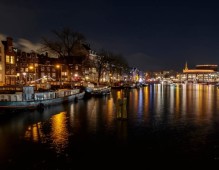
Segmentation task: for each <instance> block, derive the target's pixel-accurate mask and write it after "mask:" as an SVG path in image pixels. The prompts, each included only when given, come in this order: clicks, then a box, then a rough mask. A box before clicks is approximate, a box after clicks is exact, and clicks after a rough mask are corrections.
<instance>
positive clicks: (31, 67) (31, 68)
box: [29, 66, 37, 82]
mask: <svg viewBox="0 0 219 170" xmlns="http://www.w3.org/2000/svg"><path fill="white" fill-rule="evenodd" d="M29 69H30V70H33V69H34V82H36V77H37V75H36V67H34V66H30V67H29Z"/></svg>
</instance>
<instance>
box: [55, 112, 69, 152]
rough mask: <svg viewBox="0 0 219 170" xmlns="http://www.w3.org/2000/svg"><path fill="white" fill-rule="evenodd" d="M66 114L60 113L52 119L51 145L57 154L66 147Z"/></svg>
mask: <svg viewBox="0 0 219 170" xmlns="http://www.w3.org/2000/svg"><path fill="white" fill-rule="evenodd" d="M66 121H67V117H66V112H60V113H59V114H57V115H55V116H53V117H52V120H51V124H52V132H51V139H52V145H53V147H54V148H55V149H56V151H57V152H58V153H60V152H62V151H63V149H64V148H66V147H67V145H68V130H67V127H66V125H67V123H66Z"/></svg>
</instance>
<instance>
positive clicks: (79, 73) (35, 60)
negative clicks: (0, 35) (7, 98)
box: [0, 37, 138, 86]
mask: <svg viewBox="0 0 219 170" xmlns="http://www.w3.org/2000/svg"><path fill="white" fill-rule="evenodd" d="M82 47H83V48H84V49H83V50H84V51H86V53H84V54H83V55H81V56H73V57H70V56H69V57H66V58H65V59H60V58H57V57H51V56H48V54H47V53H46V54H39V53H36V52H34V51H32V52H25V51H21V50H20V49H18V48H15V47H14V46H13V39H12V38H11V37H7V38H6V40H4V41H1V43H0V86H3V85H17V84H31V83H44V82H47V81H50V82H51V83H54V84H55V83H56V84H63V83H69V82H71V83H72V82H78V81H82V80H83V81H90V82H97V79H98V74H97V69H96V68H95V67H91V66H89V65H87V64H84V63H89V62H91V63H92V62H95V59H96V56H97V55H96V53H95V52H94V51H92V50H91V49H90V47H89V45H85V44H83V46H82ZM30 50H31V49H30ZM133 75H134V77H133ZM136 75H138V73H137V69H136V71H135V70H134V71H132V72H131V78H132V79H133V78H135V77H136ZM127 77H128V78H130V77H129V75H118V74H117V73H115V75H112V74H111V73H110V72H107V71H105V72H104V73H103V74H102V76H101V79H100V81H101V82H111V81H120V80H123V79H124V78H127Z"/></svg>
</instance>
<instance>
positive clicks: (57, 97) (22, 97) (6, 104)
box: [0, 86, 85, 109]
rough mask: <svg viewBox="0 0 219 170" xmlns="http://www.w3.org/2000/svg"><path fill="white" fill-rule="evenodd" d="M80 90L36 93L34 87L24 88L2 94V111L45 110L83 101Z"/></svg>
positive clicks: (82, 93) (0, 97) (82, 94)
mask: <svg viewBox="0 0 219 170" xmlns="http://www.w3.org/2000/svg"><path fill="white" fill-rule="evenodd" d="M84 94H85V92H84V91H81V90H80V89H59V90H57V91H49V90H47V91H42V92H40V91H35V90H34V86H24V87H23V89H22V91H15V92H13V93H5V92H4V93H1V94H0V109H8V108H9V109H43V108H44V107H47V106H50V105H57V104H61V103H67V102H71V101H76V100H80V99H83V97H84Z"/></svg>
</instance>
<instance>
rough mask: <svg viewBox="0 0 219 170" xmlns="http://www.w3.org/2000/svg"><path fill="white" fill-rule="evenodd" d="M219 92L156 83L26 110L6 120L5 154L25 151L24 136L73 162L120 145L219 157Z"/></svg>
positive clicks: (1, 134)
mask: <svg viewBox="0 0 219 170" xmlns="http://www.w3.org/2000/svg"><path fill="white" fill-rule="evenodd" d="M218 96H219V89H218V88H217V87H214V86H210V85H201V84H196V85H194V84H188V85H176V86H172V85H160V84H155V85H149V86H147V87H144V88H139V89H124V90H112V92H111V95H107V96H104V97H101V98H90V99H88V100H80V101H78V102H77V103H69V104H65V105H60V106H54V107H51V108H48V109H45V110H44V111H43V112H42V113H39V112H37V111H36V112H23V113H21V114H20V115H17V116H15V117H13V118H12V117H11V118H10V119H8V120H4V121H2V122H1V124H0V139H1V140H0V149H1V152H0V158H1V157H4V156H5V155H10V153H11V152H12V149H11V148H13V150H14V151H16V150H25V149H26V148H25V147H24V148H22V149H20V148H19V147H20V145H19V144H18V143H19V142H20V141H22V140H23V141H25V142H27V143H34V144H39V145H42V146H43V147H45V148H46V149H45V150H50V151H52V153H54V154H55V156H57V155H56V154H58V155H68V157H70V158H72V160H74V159H73V157H74V158H75V157H79V156H80V154H81V155H83V154H86V155H88V157H89V156H90V157H92V156H93V154H94V153H96V152H97V153H98V154H97V155H101V154H105V153H106V155H107V154H108V153H110V151H111V150H112V151H111V152H112V153H114V154H115V155H116V154H117V153H119V152H120V150H119V149H118V148H120V147H126V148H125V149H124V150H125V151H126V150H127V153H128V152H129V151H130V149H131V150H132V151H133V152H134V151H136V152H134V153H135V154H137V151H139V152H141V153H144V154H145V153H147V154H146V155H148V157H152V156H153V154H156V156H158V157H162V156H165V153H167V152H168V153H171V154H172V155H173V157H174V156H175V155H178V156H181V158H182V157H190V158H196V157H199V158H200V157H202V156H203V157H210V158H215V157H217V156H218V155H219V150H218V149H215V147H218V148H219V146H218V143H219V139H218V137H217V136H218V132H219V127H218V124H219V122H218V121H219V119H218V118H219V117H218V113H219V98H218ZM124 97H126V98H127V116H128V117H127V119H125V120H119V119H117V116H116V102H117V100H118V99H119V98H120V99H121V98H124ZM1 120H3V119H1ZM16 147H17V148H16ZM115 148H117V149H115ZM209 148H210V150H207V149H209ZM98 149H99V150H101V151H99V152H98V151H97V150H98ZM26 152H28V150H27V149H26ZM120 154H121V153H120ZM106 155H104V156H106ZM83 156H84V155H83ZM83 156H81V157H83ZM156 156H155V157H156ZM99 157H101V156H99Z"/></svg>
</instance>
